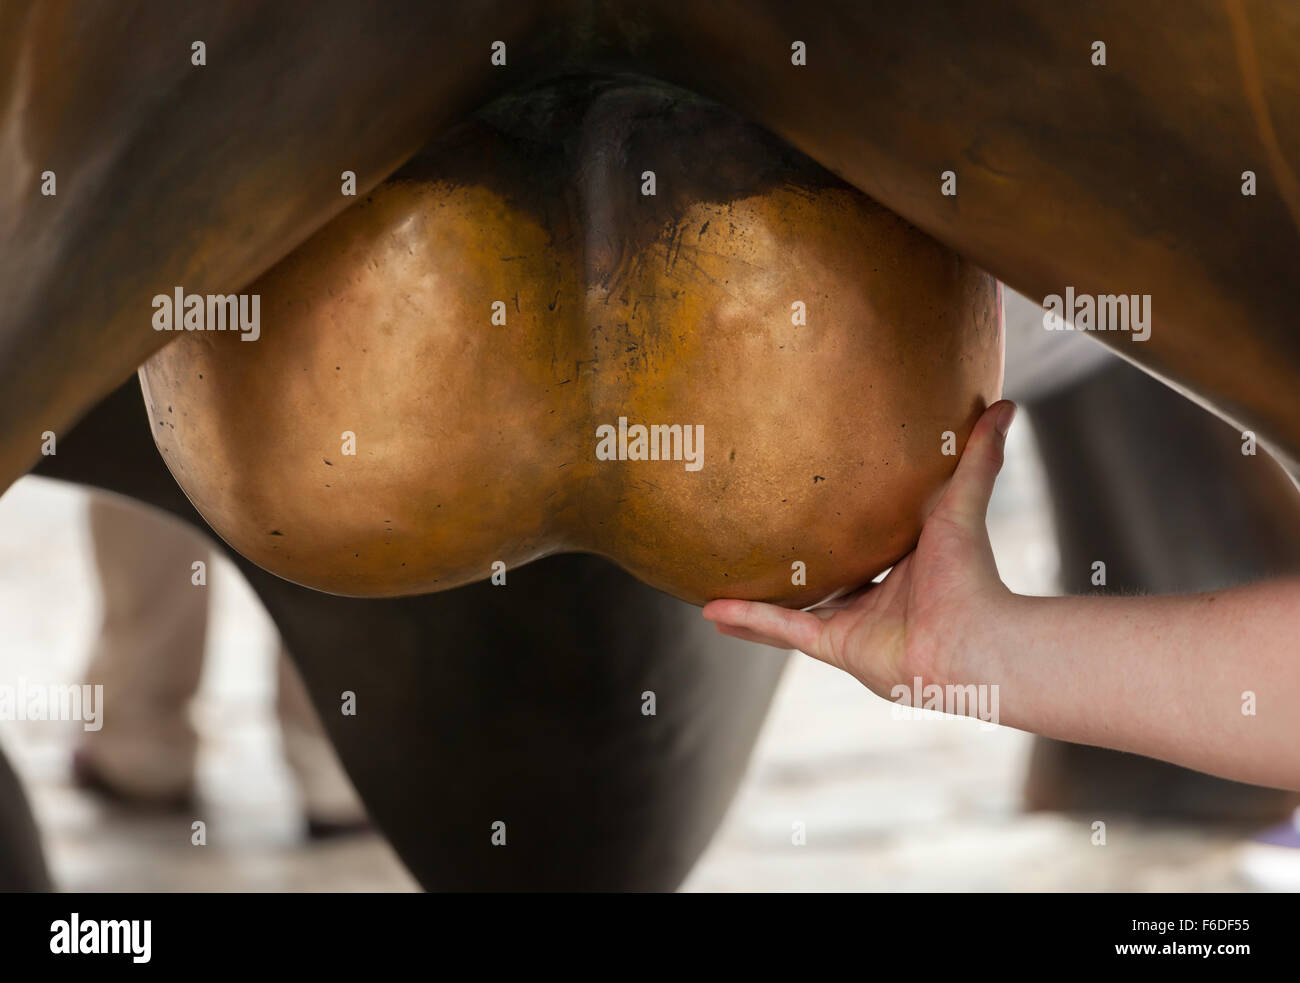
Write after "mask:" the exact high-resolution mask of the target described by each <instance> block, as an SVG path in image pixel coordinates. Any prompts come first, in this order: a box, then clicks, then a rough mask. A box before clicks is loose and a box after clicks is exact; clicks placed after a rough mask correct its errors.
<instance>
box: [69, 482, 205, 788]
mask: <svg viewBox="0 0 1300 983" xmlns="http://www.w3.org/2000/svg"><path fill="white" fill-rule="evenodd" d="M89 512H90V515H89V519H90V530H91V537H92V540H93V543H94V554H95V565H96V567H97V569H98V571H99V581H100V585H101V591H102V594H103V615H102V621H101V627H100V633H99V638H98V640H97V642H96V645H95V651H94V655H93V657H92V659H91V663H90V666H89V668H88V669H87V670H86V679H87V680H89V681H90V682H93V683H100V684H103V687H104V706H105V713H104V725H103V728H102V729H101V730H98V731H93V732H87V733H85V734H84V735H83V736H82V738H81V743H80V745H79V747H78V748H77V752H76V757H75V769H76V776H77V778H78V780H79V781H81V782H82V783H83V784H85V785H88V786H91V787H95V788H97V789H99V790H101V791H104V792H107V793H110V794H113V795H115V796H118V797H121V798H124V799H129V800H135V801H139V802H142V803H155V804H160V805H163V804H178V803H179V802H181V801H183V800H184V799H185V798H186V797H188V796H189V795H190V793H191V791H192V787H193V781H194V763H195V756H196V752H197V749H198V737H197V735H196V733H195V731H194V727H193V725H192V724H191V722H190V718H189V705H190V700H191V698H192V697H193V696H194V694H195V692H196V691H197V690H198V686H199V678H200V675H201V673H202V669H203V649H204V644H205V641H206V638H207V621H208V593H207V589H206V588H205V587H199V586H195V585H194V584H193V583H192V580H191V577H192V574H193V569H192V564H193V563H194V562H195V561H196V560H201V561H202V562H203V563H204V565H205V567H206V566H207V565H208V564H209V563H210V562H211V557H210V555H209V552H208V544H207V543H206V542H205V541H204V540H203V539H202V537H200V536H198V535H196V534H195V533H194V532H193V531H191V530H189V529H187V528H185V527H184V526H182V525H181V524H180V523H178V522H175V521H173V520H171V519H164V518H162V517H160V516H159V515H157V514H156V513H154V512H153V511H152V510H150V509H143V508H140V507H138V506H135V505H131V504H124V503H121V502H118V501H115V500H113V499H112V498H109V497H106V496H96V497H95V498H94V499H93V501H92V503H91V505H90V510H89Z"/></svg>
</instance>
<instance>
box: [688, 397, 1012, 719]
mask: <svg viewBox="0 0 1300 983" xmlns="http://www.w3.org/2000/svg"><path fill="white" fill-rule="evenodd" d="M1015 411H1016V406H1015V404H1014V403H1012V402H1010V401H1009V400H1005V399H1004V400H1000V401H999V402H996V403H994V404H993V405H992V406H990V407H989V408H988V409H987V410H985V411H984V414H983V415H982V416H981V417H980V418H979V420H978V421H977V422H976V424H975V427H974V429H973V430H972V431H971V435H970V439H969V440H968V441H967V443H966V448H965V450H964V452H963V453H962V456H961V459H960V460H959V461H958V462H957V468H956V470H955V471H954V472H953V476H952V478H951V479H950V480H949V482H948V485H947V487H946V488H945V489H944V492H943V494H942V496H941V497H940V498H939V501H938V504H937V505H936V506H935V507H934V510H933V511H932V512H931V513H930V515H929V517H928V518H927V519H926V520H925V525H924V526H923V527H922V530H921V536H920V539H919V540H918V541H917V544H916V548H915V549H914V550H913V551H912V552H911V553H909V554H908V555H907V556H905V557H903V559H901V560H899V561H898V562H897V563H896V564H894V566H893V568H892V569H891V570H890V571H889V573H888V575H887V576H886V577H885V578H884V579H883V580H882V581H881V582H880V583H878V584H874V583H873V584H868V585H866V587H864V588H862V589H861V590H858V591H856V592H855V593H853V594H850V595H848V596H846V597H843V598H838V599H836V600H834V601H831V602H828V603H827V604H825V605H822V606H821V607H818V608H815V609H813V610H811V611H792V610H790V609H788V608H782V607H778V606H777V605H774V604H764V603H761V602H757V601H735V600H719V601H711V602H710V603H708V604H706V605H705V606H704V617H706V618H708V619H709V620H710V621H712V622H714V623H715V624H716V626H717V629H718V631H719V632H721V633H722V634H724V635H731V636H734V637H736V638H743V639H746V640H748V641H752V642H760V643H762V644H764V645H773V646H776V647H777V648H786V649H798V650H799V651H801V652H804V653H806V654H808V655H811V656H812V657H813V658H815V659H820V660H821V661H822V662H826V663H829V664H830V665H833V666H835V667H836V668H839V669H843V670H844V671H846V672H848V673H850V674H851V675H853V676H854V677H856V678H857V679H858V680H859V681H861V682H862V683H864V684H865V685H866V686H867V687H868V688H869V689H871V690H872V691H873V692H874V693H876V694H878V695H880V696H885V697H888V696H889V693H890V690H891V689H892V688H893V687H894V686H896V685H899V684H902V685H906V686H908V687H910V686H911V685H912V681H913V679H915V678H916V677H920V678H921V680H922V681H923V682H924V683H925V684H930V683H938V684H940V685H944V684H946V683H949V682H952V681H956V680H959V679H962V678H964V671H963V670H964V666H965V664H966V656H967V655H969V654H971V653H972V652H973V651H974V650H975V648H976V647H978V646H980V645H982V644H984V643H985V642H986V640H987V637H988V635H989V634H991V631H992V630H993V627H994V626H996V624H997V617H996V613H995V612H996V610H997V608H998V607H999V606H1000V605H1001V604H1003V603H1005V602H1006V601H1007V600H1009V599H1010V598H1011V597H1012V595H1011V593H1010V591H1008V590H1007V588H1006V586H1005V585H1004V584H1003V583H1002V580H1001V578H1000V577H999V576H998V570H997V565H996V563H995V562H994V559H993V549H992V547H991V546H990V545H989V537H988V529H987V527H986V525H985V516H986V513H987V512H988V505H989V496H990V495H991V494H992V492H993V482H994V480H995V479H996V478H997V476H998V472H999V471H1000V470H1001V469H1002V455H1003V446H1004V444H1005V442H1006V433H1007V430H1008V428H1009V427H1010V426H1011V421H1012V419H1013V418H1014V417H1015Z"/></svg>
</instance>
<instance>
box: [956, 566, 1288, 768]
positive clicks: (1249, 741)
mask: <svg viewBox="0 0 1300 983" xmlns="http://www.w3.org/2000/svg"><path fill="white" fill-rule="evenodd" d="M985 624H986V627H985V628H983V629H982V630H981V631H980V632H977V633H976V635H975V637H976V638H979V639H982V641H980V642H979V643H977V644H976V645H974V646H972V650H971V653H970V655H969V657H968V658H967V660H965V661H966V665H965V669H964V670H963V673H964V674H965V675H967V676H968V679H969V681H973V682H988V683H996V684H997V685H998V687H999V707H1000V713H1001V722H1002V723H1004V724H1007V725H1009V726H1012V727H1017V728H1020V729H1023V730H1028V731H1032V732H1034V733H1036V734H1042V735H1044V736H1048V737H1055V738H1059V739H1061V740H1067V741H1074V742H1077V743H1082V744H1095V745H1100V746H1102V747H1110V748H1116V749H1119V750H1124V751H1132V752H1135V753H1138V754H1144V755H1148V756H1151V757H1155V758H1160V759H1163V760H1166V761H1172V762H1175V763H1177V764H1181V765H1186V766H1187V767H1190V768H1195V769H1197V770H1199V771H1205V772H1209V773H1211V774H1216V775H1221V776H1224V777H1226V778H1232V779H1236V780H1240V781H1247V782H1252V783H1255V784H1261V785H1273V786H1279V787H1285V788H1294V789H1300V580H1298V579H1287V580H1275V581H1269V582H1264V583H1259V584H1252V585H1249V586H1245V587H1239V588H1234V589H1232V590H1226V591H1218V592H1213V593H1208V594H1196V595H1187V596H1172V597H1135V598H1121V597H1105V598H1101V597H1054V598H1036V597H1021V596H1015V595H1013V596H1011V597H1010V598H1009V599H1008V600H1007V602H1006V605H1005V607H1002V608H999V609H996V610H994V611H991V612H989V617H988V618H987V620H986V622H985Z"/></svg>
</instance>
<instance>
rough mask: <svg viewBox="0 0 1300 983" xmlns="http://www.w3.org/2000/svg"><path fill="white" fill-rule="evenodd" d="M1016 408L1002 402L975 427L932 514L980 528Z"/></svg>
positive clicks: (1013, 404)
mask: <svg viewBox="0 0 1300 983" xmlns="http://www.w3.org/2000/svg"><path fill="white" fill-rule="evenodd" d="M1015 415H1016V404H1015V403H1013V402H1011V400H1009V399H1001V400H998V401H997V402H996V403H994V404H993V405H992V406H990V407H989V408H988V409H987V410H985V411H984V415H983V416H981V417H980V418H979V420H977V421H976V423H975V428H974V429H973V430H971V434H970V439H969V440H967V441H966V449H965V450H964V451H963V452H962V455H961V460H959V461H958V462H957V470H956V471H954V472H953V476H952V480H951V481H950V482H949V483H948V487H947V489H946V490H945V491H944V494H943V497H942V498H941V499H940V500H939V504H938V505H937V506H936V507H935V510H934V511H935V513H936V514H941V515H944V516H946V517H948V518H952V519H956V520H958V521H960V522H962V523H964V524H975V523H978V524H981V525H982V524H983V522H984V517H985V515H986V514H987V513H988V509H989V497H990V496H991V495H992V494H993V482H994V481H995V480H996V479H997V476H998V472H999V471H1001V470H1002V450H1003V447H1004V446H1005V444H1006V437H1007V430H1008V429H1010V427H1011V421H1012V420H1013V419H1015Z"/></svg>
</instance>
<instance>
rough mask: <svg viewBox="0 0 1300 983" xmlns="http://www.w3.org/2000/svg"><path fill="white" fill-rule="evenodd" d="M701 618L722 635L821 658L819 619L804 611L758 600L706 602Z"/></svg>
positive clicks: (820, 624) (820, 622) (820, 627)
mask: <svg viewBox="0 0 1300 983" xmlns="http://www.w3.org/2000/svg"><path fill="white" fill-rule="evenodd" d="M704 617H706V618H707V619H708V620H710V621H712V622H714V624H716V625H717V628H718V631H720V632H722V634H724V635H730V636H732V637H733V638H743V639H745V640H747V641H751V642H760V643H762V644H763V645H771V646H773V647H775V648H784V649H798V650H799V651H800V652H806V653H807V654H808V655H812V656H815V657H817V658H821V655H820V647H821V634H822V624H823V622H822V619H821V618H818V617H817V616H816V615H815V614H811V613H809V612H807V611H792V610H790V609H789V608H782V607H777V606H776V605H775V604H762V603H760V602H758V601H710V602H709V603H708V604H706V605H704Z"/></svg>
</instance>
